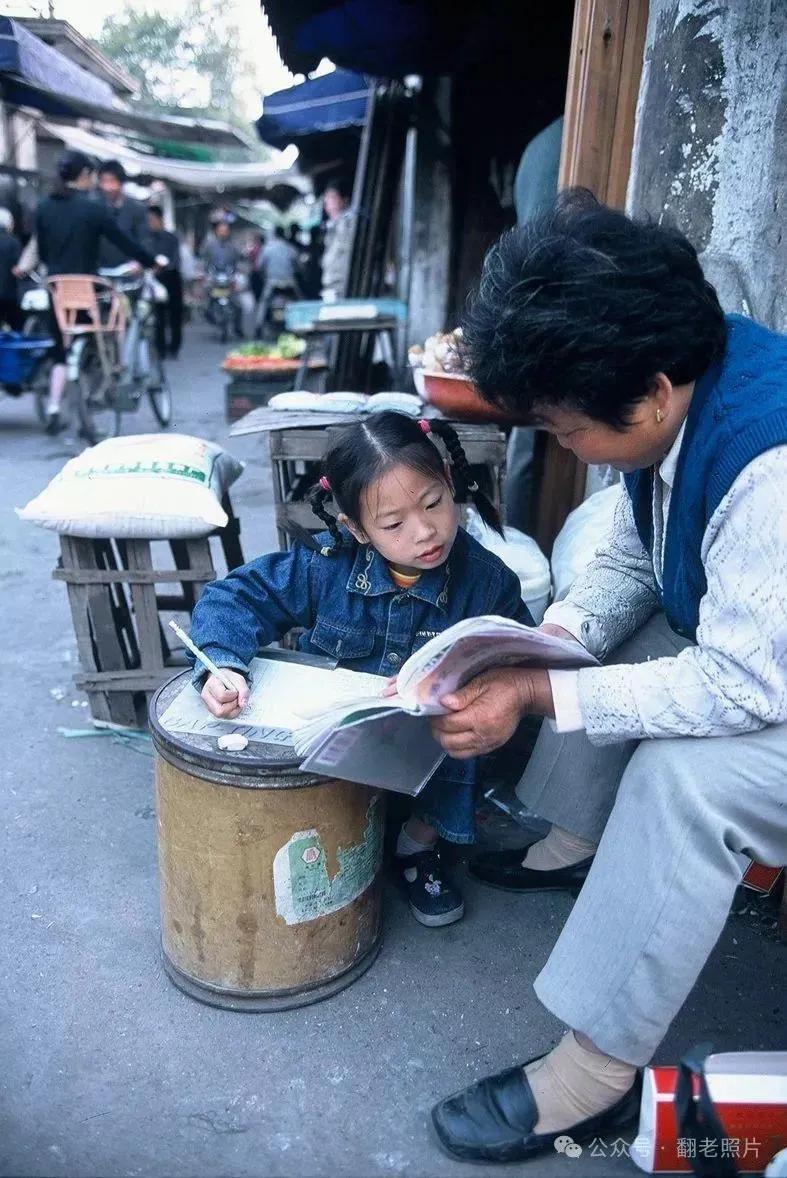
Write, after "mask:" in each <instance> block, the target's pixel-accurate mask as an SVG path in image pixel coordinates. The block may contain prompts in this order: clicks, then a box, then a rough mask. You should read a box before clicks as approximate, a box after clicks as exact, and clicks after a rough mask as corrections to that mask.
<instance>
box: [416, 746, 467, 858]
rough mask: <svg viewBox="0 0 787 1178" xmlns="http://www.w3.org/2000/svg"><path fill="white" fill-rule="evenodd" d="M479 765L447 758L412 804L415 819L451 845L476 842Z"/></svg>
mask: <svg viewBox="0 0 787 1178" xmlns="http://www.w3.org/2000/svg"><path fill="white" fill-rule="evenodd" d="M477 765H478V762H477V761H475V760H473V761H455V760H454V759H453V758H452V757H446V759H445V760H444V761H443V763H442V765H440V766H439V768H438V769H437V770H436V772H435V773H434V776H433V777H432V778H431V779H430V781H428V782H427V784H426V785H425V786H424V788H423V789H422V790H421V792H420V794H419V795H418V797H417V798H416V799H415V801H414V803H413V815H414V816H415V817H416V818H420V819H421V821H422V822H426V823H428V825H429V826H433V827H434V828H435V830H436V831H437V833H438V834H439V835H440V837H441V838H444V839H446V840H447V842H449V843H474V842H475V783H476V769H477Z"/></svg>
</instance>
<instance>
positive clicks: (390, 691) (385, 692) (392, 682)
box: [380, 675, 396, 699]
mask: <svg viewBox="0 0 787 1178" xmlns="http://www.w3.org/2000/svg"><path fill="white" fill-rule="evenodd" d="M380 695H381V696H382V698H383V699H387V698H388V696H390V695H396V676H395V675H392V676H391V678H390V679H389V680H388V682H387V683H386V685H385V687H384V688H383V689H382V691H381V692H380Z"/></svg>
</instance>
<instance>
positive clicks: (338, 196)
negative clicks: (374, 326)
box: [322, 179, 353, 302]
mask: <svg viewBox="0 0 787 1178" xmlns="http://www.w3.org/2000/svg"><path fill="white" fill-rule="evenodd" d="M323 205H324V208H325V215H326V217H327V224H326V226H325V250H324V252H323V255H322V298H323V299H325V301H326V302H334V301H335V300H336V299H341V298H344V296H345V293H346V292H345V288H346V286H347V275H348V273H349V270H350V256H351V252H352V242H353V214H352V210H351V209H350V189H349V186H348V185H347V183H346V182H345V181H344V180H341V179H336V180H330V181H329V182H328V185H327V187H326V189H325V193H324V195H323Z"/></svg>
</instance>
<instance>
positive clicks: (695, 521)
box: [625, 315, 787, 639]
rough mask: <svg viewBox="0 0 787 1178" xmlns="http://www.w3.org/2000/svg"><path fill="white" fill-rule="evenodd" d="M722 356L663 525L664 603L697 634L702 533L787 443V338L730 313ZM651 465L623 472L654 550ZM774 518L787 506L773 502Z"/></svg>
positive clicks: (683, 451) (677, 625)
mask: <svg viewBox="0 0 787 1178" xmlns="http://www.w3.org/2000/svg"><path fill="white" fill-rule="evenodd" d="M727 327H728V337H727V346H726V350H725V352H724V355H723V356H722V357H721V359H720V360H719V361H717V363H715V364H714V365H713V366H712V367H711V368H709V369H708V371H707V372H706V373H705V374H704V375H703V376H702V377H701V378H700V379H699V380H698V381H697V383H696V384H695V386H694V393H693V395H692V398H691V405H690V407H689V412H688V416H687V418H686V432H685V434H684V436H683V443H682V445H681V448H680V454H679V455H678V464H677V469H676V471H675V482H674V485H673V488H672V497H671V500H670V507H669V518H668V519H667V524H666V532H667V534H666V542H665V550H664V575H663V582H664V583H663V587H662V594H661V598H662V606H663V608H664V612H665V614H666V616H667V621H668V622H669V624H670V626H671V627H672V629H673V630H674V631H675V632H676V633H677V634H681V635H683V637H685V638H690V639H695V638H696V633H697V624H698V621H699V608H700V601H701V599H702V597H703V595H704V594H705V591H706V589H707V582H706V579H705V569H704V568H703V564H702V557H701V550H702V538H703V536H704V534H705V529H706V528H707V526H708V523H709V522H710V519H711V516H712V515H713V513H714V511H715V510H716V508H717V507H718V506H719V504H720V503H721V501H722V499H723V498H724V496H725V495H726V494H727V492H728V491H729V489H730V487H731V486H732V484H733V483H734V482H735V479H736V478H737V477H738V475H739V474H740V473H741V471H742V470H743V468H744V467H745V466H747V465H748V464H749V463H750V462H751V461H752V460H753V459H755V458H756V457H757V456H758V455H760V454H764V453H765V451H766V450H770V449H772V448H773V447H774V446H780V445H783V444H785V443H787V336H785V335H777V334H775V333H774V332H772V331H768V329H767V328H765V327H761V326H760V325H759V324H757V323H753V322H752V321H751V320H750V319H745V318H743V317H742V316H740V315H728V316H727ZM654 473H655V472H654V470H653V468H650V469H648V470H637V471H634V472H633V473H632V474H627V475H626V476H625V483H626V488H627V490H628V493H629V495H630V496H631V503H632V507H633V511H634V521H635V523H636V525H637V531H638V533H639V536H640V539H641V540H642V543H643V544H644V546H645V549H646V551H647V552H652V551H653V479H654ZM773 510H774V523H773V526H776V522H775V521H776V518H777V517H778V516H779V515H780V513H783V512H784V510H785V506H784V504H782V503H774V504H773Z"/></svg>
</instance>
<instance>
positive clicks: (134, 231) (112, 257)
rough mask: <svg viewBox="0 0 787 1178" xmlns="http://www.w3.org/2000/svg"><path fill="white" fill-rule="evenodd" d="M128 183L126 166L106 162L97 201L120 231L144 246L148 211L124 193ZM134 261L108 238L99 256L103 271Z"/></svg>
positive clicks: (102, 244)
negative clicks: (124, 187)
mask: <svg viewBox="0 0 787 1178" xmlns="http://www.w3.org/2000/svg"><path fill="white" fill-rule="evenodd" d="M125 182H126V171H125V168H124V167H123V165H122V164H121V163H120V162H119V161H118V160H106V161H105V162H104V163H103V164H101V166H100V167H99V169H98V187H99V193H98V195H97V197H96V199H97V200H98V201H99V202H100V203H101V204H103V205H104V207H105V208H106V210H107V212H108V213H109V215H110V216H111V217H112V218H113V220H114V222H115V224H116V225H117V227H118V229H120V230H121V232H122V233H124V234H125V235H126V237H128V238H130V239H131V240H132V241H133V242H135V243H136V245H137V246H141V245H142V244H143V242H144V240H145V234H146V232H147V221H146V219H145V208H144V206H143V205H141V204H140V203H139V201H138V200H132V198H131V197H130V196H126V194H125V192H124V191H123V185H124V184H125ZM130 260H132V255H131V254H129V252H128V251H127V250H123V249H121V248H120V247H119V246H117V245H115V243H114V242H112V241H110V240H109V239H107V238H105V239H104V240H103V241H102V242H101V248H100V250H99V255H98V264H99V268H100V269H102V270H103V269H110V268H114V267H115V266H122V265H123V263H124V262H128V261H130Z"/></svg>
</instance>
